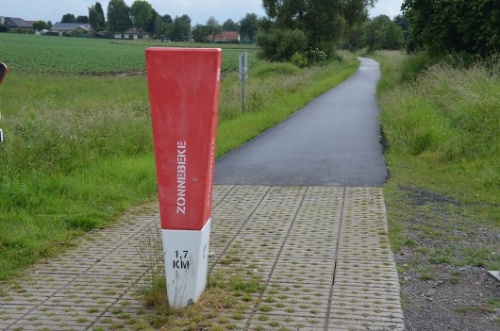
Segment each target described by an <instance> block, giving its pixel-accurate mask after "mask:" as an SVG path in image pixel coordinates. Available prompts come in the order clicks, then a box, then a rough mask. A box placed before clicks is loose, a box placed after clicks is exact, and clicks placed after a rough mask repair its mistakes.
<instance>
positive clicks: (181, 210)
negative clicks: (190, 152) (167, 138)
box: [176, 141, 187, 215]
mask: <svg viewBox="0 0 500 331" xmlns="http://www.w3.org/2000/svg"><path fill="white" fill-rule="evenodd" d="M186 156H187V144H186V142H185V141H178V142H177V199H176V203H177V209H176V212H177V214H183V215H186V170H187V168H186Z"/></svg>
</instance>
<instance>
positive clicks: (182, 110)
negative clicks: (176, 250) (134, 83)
mask: <svg viewBox="0 0 500 331" xmlns="http://www.w3.org/2000/svg"><path fill="white" fill-rule="evenodd" d="M221 55H222V53H221V50H220V49H199V48H197V49H188V48H148V49H146V66H147V74H148V86H149V99H150V105H151V118H152V124H153V138H154V147H155V157H156V173H157V179H158V197H159V203H160V216H161V225H162V228H163V229H178V230H201V229H202V228H203V226H204V225H205V223H206V222H207V221H208V220H209V218H210V216H211V211H212V191H213V180H214V167H215V143H216V135H217V117H218V109H219V89H220V69H221V58H222V56H221Z"/></svg>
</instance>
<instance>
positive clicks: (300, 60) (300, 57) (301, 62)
mask: <svg viewBox="0 0 500 331" xmlns="http://www.w3.org/2000/svg"><path fill="white" fill-rule="evenodd" d="M292 63H293V64H295V65H296V66H297V67H299V68H304V67H307V64H308V63H307V58H306V56H305V55H304V54H302V53H300V52H295V54H293V56H292Z"/></svg>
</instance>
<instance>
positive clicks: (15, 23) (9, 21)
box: [4, 17, 33, 29]
mask: <svg viewBox="0 0 500 331" xmlns="http://www.w3.org/2000/svg"><path fill="white" fill-rule="evenodd" d="M4 19H5V23H4V25H5V26H6V27H8V28H27V29H31V28H33V25H30V24H29V23H28V22H26V21H25V20H23V19H22V18H19V17H4Z"/></svg>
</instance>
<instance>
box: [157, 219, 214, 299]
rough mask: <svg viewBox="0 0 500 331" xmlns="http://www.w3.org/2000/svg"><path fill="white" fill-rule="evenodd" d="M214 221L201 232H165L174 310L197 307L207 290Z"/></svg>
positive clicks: (168, 272)
mask: <svg viewBox="0 0 500 331" xmlns="http://www.w3.org/2000/svg"><path fill="white" fill-rule="evenodd" d="M210 223H211V219H209V220H208V222H207V223H206V224H205V226H204V227H203V229H201V230H198V231H197V230H165V229H163V230H162V238H163V254H164V258H165V274H166V277H167V294H168V303H169V305H170V307H172V308H181V307H187V306H188V305H191V304H193V303H195V302H196V301H197V300H198V299H199V297H200V295H201V294H202V293H203V291H204V290H205V287H206V285H207V271H208V243H209V240H210Z"/></svg>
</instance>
